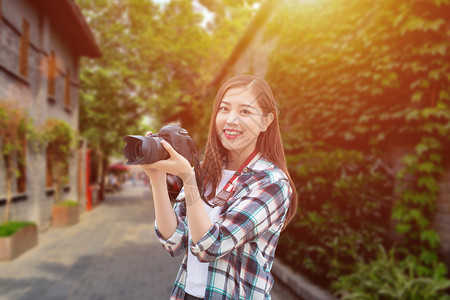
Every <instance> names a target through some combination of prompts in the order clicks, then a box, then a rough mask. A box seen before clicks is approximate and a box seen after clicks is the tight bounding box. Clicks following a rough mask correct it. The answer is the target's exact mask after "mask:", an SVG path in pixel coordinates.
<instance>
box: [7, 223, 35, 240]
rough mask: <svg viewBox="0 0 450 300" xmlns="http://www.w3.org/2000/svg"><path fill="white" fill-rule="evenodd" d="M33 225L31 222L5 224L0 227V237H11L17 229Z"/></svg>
mask: <svg viewBox="0 0 450 300" xmlns="http://www.w3.org/2000/svg"><path fill="white" fill-rule="evenodd" d="M32 225H35V224H34V223H32V222H18V221H14V222H7V223H4V224H2V225H0V237H7V236H12V235H13V234H14V233H16V232H17V231H19V229H21V228H23V227H25V226H32Z"/></svg>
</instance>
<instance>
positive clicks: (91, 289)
mask: <svg viewBox="0 0 450 300" xmlns="http://www.w3.org/2000/svg"><path fill="white" fill-rule="evenodd" d="M153 220H154V213H153V204H152V202H151V193H150V189H149V188H148V187H145V186H134V187H131V186H129V185H126V186H125V188H124V189H123V191H122V192H121V193H118V194H115V195H107V198H106V200H105V201H104V202H103V203H102V204H101V205H99V206H98V207H96V208H94V209H93V210H92V211H91V212H86V213H83V214H82V215H81V216H80V222H79V223H78V224H76V225H74V226H72V227H69V228H65V229H55V228H51V229H49V230H48V231H47V232H45V233H42V234H40V235H39V245H38V246H37V247H35V248H34V249H32V250H30V251H28V252H27V253H25V254H23V255H22V256H20V257H18V258H16V259H15V260H14V261H12V262H3V263H0V299H1V300H15V299H27V300H28V299H29V300H37V299H50V300H52V299H55V300H56V299H58V300H60V299H71V300H72V299H126V300H128V299H155V300H158V299H168V298H169V295H170V291H171V289H172V285H173V281H174V279H175V276H176V273H177V271H178V267H179V265H180V262H181V257H178V258H172V257H170V256H169V255H167V254H166V253H165V252H164V251H163V249H162V247H161V245H160V244H159V242H158V241H157V239H156V236H155V234H154V226H153ZM272 298H273V299H274V300H281V299H283V300H290V299H295V298H294V297H292V296H291V294H289V293H288V292H287V291H286V290H285V289H284V288H283V287H282V286H281V285H277V284H275V287H274V291H273V293H272Z"/></svg>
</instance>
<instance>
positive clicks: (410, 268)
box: [333, 248, 450, 300]
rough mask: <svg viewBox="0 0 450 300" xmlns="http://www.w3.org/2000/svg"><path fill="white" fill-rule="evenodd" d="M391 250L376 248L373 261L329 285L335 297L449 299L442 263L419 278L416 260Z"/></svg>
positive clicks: (373, 299)
mask: <svg viewBox="0 0 450 300" xmlns="http://www.w3.org/2000/svg"><path fill="white" fill-rule="evenodd" d="M402 255H403V254H402V253H399V252H398V251H396V250H395V249H391V250H390V251H389V253H386V251H385V250H384V249H383V248H380V251H379V254H378V257H377V259H376V260H374V261H372V262H370V263H368V264H364V263H360V264H358V266H357V268H356V271H355V272H354V273H353V274H351V275H347V276H342V277H340V278H339V279H338V281H337V282H336V283H334V284H333V289H335V290H336V294H337V295H339V296H341V297H342V299H343V300H351V299H367V300H379V299H380V300H381V299H382V300H391V299H392V300H434V299H436V300H437V299H439V300H440V299H450V295H449V294H446V293H445V290H446V289H448V288H450V280H448V279H446V278H445V277H444V275H445V267H444V266H443V265H442V263H440V264H437V265H435V266H434V268H433V274H431V275H430V276H428V277H422V276H421V275H420V274H419V273H418V271H417V266H418V261H417V260H416V258H415V257H413V256H406V258H404V259H403V260H398V259H397V257H398V256H402Z"/></svg>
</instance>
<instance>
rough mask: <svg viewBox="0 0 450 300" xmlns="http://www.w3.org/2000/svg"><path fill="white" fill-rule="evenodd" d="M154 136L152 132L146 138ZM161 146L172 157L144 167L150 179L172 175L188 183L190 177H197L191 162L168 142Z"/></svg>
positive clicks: (163, 142)
mask: <svg viewBox="0 0 450 300" xmlns="http://www.w3.org/2000/svg"><path fill="white" fill-rule="evenodd" d="M150 134H152V133H151V132H150V131H149V132H147V134H146V135H145V136H148V135H150ZM161 144H162V145H163V147H164V148H165V149H166V150H167V152H169V155H170V157H169V158H168V159H163V160H159V161H157V162H155V163H152V164H147V165H142V168H143V169H144V171H145V173H146V174H147V175H148V176H149V177H150V179H152V178H155V177H158V176H161V174H164V175H165V174H166V173H170V174H173V175H176V176H178V177H180V178H181V179H182V180H183V181H186V180H187V179H189V178H190V176H195V175H194V171H193V170H192V167H191V164H190V163H189V161H188V160H187V159H186V158H184V157H183V156H182V155H181V154H179V153H178V152H177V151H175V149H173V148H172V146H171V145H170V144H169V143H167V142H166V141H164V140H163V141H162V142H161Z"/></svg>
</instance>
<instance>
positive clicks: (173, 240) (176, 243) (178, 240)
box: [155, 189, 188, 256]
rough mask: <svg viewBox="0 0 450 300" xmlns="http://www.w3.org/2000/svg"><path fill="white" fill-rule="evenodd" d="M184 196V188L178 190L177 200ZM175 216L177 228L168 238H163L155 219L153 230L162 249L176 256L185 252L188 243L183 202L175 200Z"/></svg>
mask: <svg viewBox="0 0 450 300" xmlns="http://www.w3.org/2000/svg"><path fill="white" fill-rule="evenodd" d="M182 198H184V189H182V190H181V191H180V194H179V195H178V197H177V200H179V199H182ZM173 210H174V212H175V216H176V218H177V228H176V229H175V231H174V233H173V234H172V236H171V237H169V238H168V239H164V237H163V236H162V235H161V232H160V231H159V229H158V226H157V225H156V220H155V232H156V236H157V238H158V239H159V241H160V243H161V244H162V246H163V248H164V250H166V252H167V253H168V254H169V255H170V256H178V255H180V254H183V253H185V250H186V248H187V244H188V227H187V224H186V205H185V202H184V201H183V202H177V203H175V205H174V206H173Z"/></svg>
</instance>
